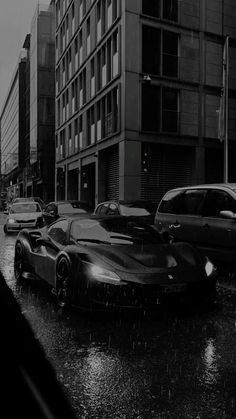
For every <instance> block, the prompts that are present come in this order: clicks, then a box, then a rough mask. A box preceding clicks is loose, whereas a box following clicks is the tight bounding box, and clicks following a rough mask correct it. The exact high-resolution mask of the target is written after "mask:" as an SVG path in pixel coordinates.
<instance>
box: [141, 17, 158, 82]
mask: <svg viewBox="0 0 236 419" xmlns="http://www.w3.org/2000/svg"><path fill="white" fill-rule="evenodd" d="M160 39H161V32H160V30H159V29H156V28H154V27H151V26H146V25H143V30H142V71H143V73H148V74H160Z"/></svg>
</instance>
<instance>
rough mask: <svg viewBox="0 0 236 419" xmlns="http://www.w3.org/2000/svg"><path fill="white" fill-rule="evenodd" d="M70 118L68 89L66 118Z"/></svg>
mask: <svg viewBox="0 0 236 419" xmlns="http://www.w3.org/2000/svg"><path fill="white" fill-rule="evenodd" d="M68 118H69V90H68V89H67V91H66V119H68Z"/></svg>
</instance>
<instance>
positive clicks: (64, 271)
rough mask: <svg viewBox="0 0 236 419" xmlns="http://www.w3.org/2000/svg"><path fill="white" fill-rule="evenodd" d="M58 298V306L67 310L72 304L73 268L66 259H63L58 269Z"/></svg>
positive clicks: (59, 262)
mask: <svg viewBox="0 0 236 419" xmlns="http://www.w3.org/2000/svg"><path fill="white" fill-rule="evenodd" d="M56 296H57V304H58V306H59V307H61V308H67V307H69V306H70V302H71V268H70V263H69V261H68V259H67V258H66V257H64V256H63V257H62V258H61V259H60V260H59V261H58V264H57V268H56Z"/></svg>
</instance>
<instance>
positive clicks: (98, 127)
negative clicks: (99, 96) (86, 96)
mask: <svg viewBox="0 0 236 419" xmlns="http://www.w3.org/2000/svg"><path fill="white" fill-rule="evenodd" d="M101 138H102V122H101V102H100V101H99V102H98V103H97V141H100V140H101Z"/></svg>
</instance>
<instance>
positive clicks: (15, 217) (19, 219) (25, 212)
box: [3, 201, 43, 234]
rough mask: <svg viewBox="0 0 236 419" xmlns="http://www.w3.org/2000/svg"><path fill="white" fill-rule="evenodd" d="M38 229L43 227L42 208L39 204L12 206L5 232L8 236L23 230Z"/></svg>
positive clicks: (29, 203) (4, 227) (30, 203)
mask: <svg viewBox="0 0 236 419" xmlns="http://www.w3.org/2000/svg"><path fill="white" fill-rule="evenodd" d="M37 227H43V216H42V208H41V206H40V205H39V204H38V203H37V202H32V201H31V202H21V203H16V204H12V205H11V207H10V208H9V211H8V215H7V219H6V223H5V224H4V226H3V230H4V233H5V234H8V233H12V232H18V231H20V230H21V229H22V228H37Z"/></svg>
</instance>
